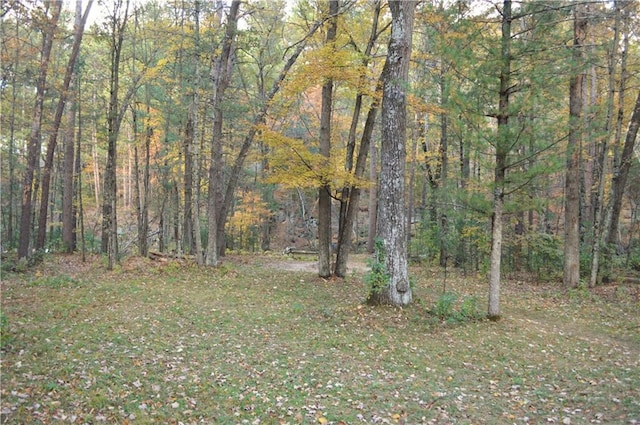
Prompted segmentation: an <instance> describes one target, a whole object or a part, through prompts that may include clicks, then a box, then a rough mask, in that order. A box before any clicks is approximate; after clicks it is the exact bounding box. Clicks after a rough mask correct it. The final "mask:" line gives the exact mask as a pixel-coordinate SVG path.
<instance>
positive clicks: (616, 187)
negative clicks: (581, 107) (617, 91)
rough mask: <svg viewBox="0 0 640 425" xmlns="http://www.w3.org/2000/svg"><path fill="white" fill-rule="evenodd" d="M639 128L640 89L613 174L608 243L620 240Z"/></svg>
mask: <svg viewBox="0 0 640 425" xmlns="http://www.w3.org/2000/svg"><path fill="white" fill-rule="evenodd" d="M638 128H640V91H638V96H637V97H636V103H635V106H634V108H633V113H632V115H631V120H630V121H629V127H628V128H627V135H626V137H625V139H624V147H623V149H622V156H621V157H620V166H619V168H618V170H617V172H616V174H615V175H614V176H613V183H612V186H613V187H612V193H613V195H612V197H611V218H610V226H609V231H608V234H607V239H606V241H607V244H608V245H612V244H615V243H616V242H617V240H618V226H619V222H620V212H621V211H622V199H623V196H624V190H625V187H626V185H627V178H628V176H629V170H630V169H631V163H632V162H633V159H634V158H633V152H634V148H635V144H636V141H637V138H638Z"/></svg>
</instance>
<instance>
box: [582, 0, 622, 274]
mask: <svg viewBox="0 0 640 425" xmlns="http://www.w3.org/2000/svg"><path fill="white" fill-rule="evenodd" d="M614 9H615V15H616V16H615V24H614V32H613V40H612V42H611V47H610V49H609V55H608V56H609V57H608V58H607V59H608V66H607V68H608V74H609V75H608V76H609V83H608V90H607V117H606V122H605V128H604V131H603V136H602V146H601V147H600V157H599V158H598V170H599V180H598V185H597V190H596V191H595V193H594V194H593V196H594V198H595V199H594V200H593V202H592V204H593V205H594V208H593V241H592V245H591V274H590V277H589V286H590V287H594V286H596V284H597V283H598V277H599V276H600V273H599V271H600V250H601V248H602V244H603V242H604V241H603V238H602V237H603V236H605V237H606V235H605V233H606V229H603V221H606V220H605V219H604V214H605V208H604V205H605V200H604V187H605V184H606V180H607V176H608V172H607V168H608V164H609V160H608V153H609V141H610V140H611V136H612V134H613V130H614V129H613V111H614V97H615V83H616V61H617V52H618V44H619V43H618V40H619V39H620V23H621V13H620V8H619V7H618V5H617V4H616V5H615V7H614ZM604 227H606V226H604Z"/></svg>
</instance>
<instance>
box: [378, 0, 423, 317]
mask: <svg viewBox="0 0 640 425" xmlns="http://www.w3.org/2000/svg"><path fill="white" fill-rule="evenodd" d="M416 4H417V2H414V1H390V2H389V7H390V9H391V21H392V24H391V38H390V40H389V46H388V49H387V59H386V61H385V65H384V69H383V71H382V73H383V81H384V87H383V91H382V92H383V94H382V149H381V158H382V167H381V170H380V182H381V183H380V205H379V214H378V231H379V232H380V237H381V239H382V240H383V244H384V259H383V261H384V265H385V267H386V270H387V272H388V276H389V283H388V285H386V286H385V287H384V288H381V289H380V290H376V291H372V292H371V294H370V295H369V300H368V301H369V302H370V303H372V304H390V305H394V306H405V305H407V304H409V303H411V300H412V293H411V286H410V285H409V276H408V271H407V233H406V232H407V221H406V208H405V161H406V156H407V152H406V130H407V128H406V125H407V122H406V112H407V111H406V104H407V85H408V82H409V81H408V74H409V61H410V58H411V40H412V35H413V34H412V33H413V18H414V13H415V7H416Z"/></svg>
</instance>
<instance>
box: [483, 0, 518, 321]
mask: <svg viewBox="0 0 640 425" xmlns="http://www.w3.org/2000/svg"><path fill="white" fill-rule="evenodd" d="M511 20H512V17H511V0H505V1H504V3H503V8H502V40H501V52H500V57H501V60H502V67H501V69H500V98H499V101H498V117H497V118H498V134H497V141H496V146H495V149H496V165H495V170H494V177H493V185H494V188H493V214H492V217H491V260H490V261H491V263H490V266H489V309H488V316H489V318H490V319H491V320H498V319H500V280H501V264H502V212H503V208H504V184H505V182H504V179H505V174H506V170H507V155H508V153H509V146H510V145H511V140H509V127H508V126H509V114H510V111H509V100H510V99H509V94H510V90H511V60H512V56H511Z"/></svg>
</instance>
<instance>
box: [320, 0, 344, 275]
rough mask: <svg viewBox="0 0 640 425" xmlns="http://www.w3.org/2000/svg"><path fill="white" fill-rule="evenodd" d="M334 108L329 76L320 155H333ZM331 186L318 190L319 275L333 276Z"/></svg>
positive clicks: (333, 24) (331, 32) (331, 31)
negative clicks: (332, 113) (332, 118)
mask: <svg viewBox="0 0 640 425" xmlns="http://www.w3.org/2000/svg"><path fill="white" fill-rule="evenodd" d="M339 8H340V5H339V3H338V0H330V1H329V17H330V18H329V21H328V22H329V27H328V28H327V38H326V41H325V44H329V45H330V44H332V43H333V42H334V40H335V38H336V33H337V30H338V16H337V14H338V10H339ZM332 109H333V79H332V78H327V79H326V81H325V82H324V84H323V85H322V106H321V112H320V137H319V145H320V155H322V156H324V157H325V158H327V163H328V162H329V161H330V157H331V112H332ZM331 239H332V231H331V186H330V184H329V182H324V184H323V185H322V186H321V187H320V188H319V190H318V275H319V276H320V277H329V276H331Z"/></svg>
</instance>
